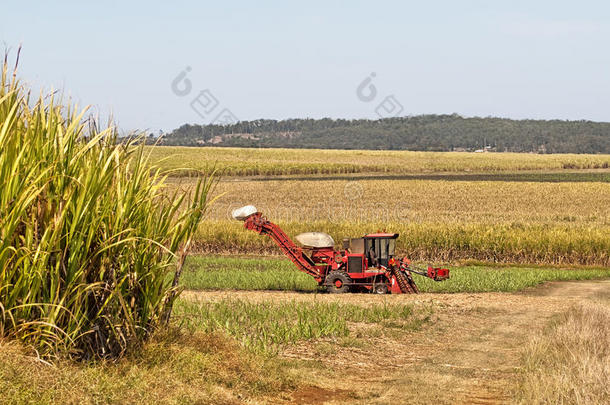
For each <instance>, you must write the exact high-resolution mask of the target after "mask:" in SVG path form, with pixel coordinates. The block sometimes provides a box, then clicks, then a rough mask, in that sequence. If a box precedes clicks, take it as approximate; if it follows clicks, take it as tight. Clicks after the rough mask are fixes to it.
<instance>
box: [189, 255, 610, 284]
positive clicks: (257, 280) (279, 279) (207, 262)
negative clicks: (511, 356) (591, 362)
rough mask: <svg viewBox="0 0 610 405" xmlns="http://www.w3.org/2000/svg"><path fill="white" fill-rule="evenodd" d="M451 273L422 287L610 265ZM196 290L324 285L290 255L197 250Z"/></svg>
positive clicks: (562, 275)
mask: <svg viewBox="0 0 610 405" xmlns="http://www.w3.org/2000/svg"><path fill="white" fill-rule="evenodd" d="M450 270H451V278H450V279H449V280H446V281H443V282H435V281H433V280H430V279H428V278H425V277H421V276H418V275H414V277H415V281H416V283H417V285H418V287H419V288H420V290H421V291H422V292H442V293H456V292H486V291H518V290H522V289H524V288H528V287H534V286H536V285H539V284H541V283H544V282H546V281H558V280H590V279H597V278H605V277H610V269H596V268H585V269H556V268H521V267H501V268H499V267H485V266H461V267H453V266H450ZM182 284H183V286H184V287H185V288H187V289H194V290H224V289H235V290H289V291H318V290H319V287H318V286H317V283H316V282H315V281H314V280H313V278H312V277H310V276H308V275H307V274H305V273H302V272H300V271H298V270H297V268H296V267H295V265H294V264H293V263H292V262H291V261H289V260H286V259H279V258H275V259H259V258H227V257H214V256H211V257H208V256H194V257H191V258H190V259H189V262H188V264H187V267H186V271H185V272H184V275H183V278H182Z"/></svg>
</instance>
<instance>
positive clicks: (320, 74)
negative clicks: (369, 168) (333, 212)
mask: <svg viewBox="0 0 610 405" xmlns="http://www.w3.org/2000/svg"><path fill="white" fill-rule="evenodd" d="M0 10H1V13H2V14H1V17H2V18H0V41H1V43H2V45H3V46H4V47H7V48H9V49H11V50H12V51H11V56H14V54H15V50H16V48H17V47H18V46H19V44H21V45H22V47H23V48H22V52H21V61H20V69H19V72H20V77H21V78H22V79H23V80H24V81H25V82H27V83H28V84H30V85H31V86H32V87H33V88H34V89H40V88H45V89H51V88H53V89H61V90H63V92H64V93H65V94H67V95H69V96H71V97H72V99H73V100H74V101H76V102H78V103H79V105H82V106H84V105H89V104H90V105H92V106H93V109H92V111H93V112H100V113H101V115H102V116H106V115H107V114H108V112H110V111H111V112H112V113H113V116H114V118H115V120H116V121H117V122H118V124H119V126H120V127H121V128H122V129H123V130H124V131H130V130H135V129H140V130H148V131H155V132H156V131H158V130H159V129H162V130H164V131H166V132H167V131H170V130H172V129H174V128H176V127H178V126H180V125H182V124H184V123H191V124H203V123H208V122H211V121H212V120H214V119H215V118H216V116H218V115H219V114H220V113H221V112H222V111H226V110H224V109H227V110H229V111H230V112H232V114H233V115H234V116H235V118H237V119H241V120H252V119H257V118H270V119H284V118H306V117H310V118H322V117H330V118H348V119H350V118H377V117H378V115H377V113H376V107H377V106H378V105H379V102H381V101H382V100H384V98H385V97H388V96H394V100H396V101H397V102H398V103H399V104H400V105H401V106H402V108H401V109H400V110H399V112H400V114H399V115H418V114H451V113H458V114H460V115H463V116H480V117H485V116H498V117H506V118H514V119H524V118H532V119H562V120H564V119H569V120H580V119H585V120H592V121H606V122H608V121H610V110H609V108H608V105H610V69H609V66H610V55H609V54H608V49H609V46H608V45H609V44H610V3H607V2H603V1H581V2H572V1H547V0H542V1H520V0H516V1H495V2H489V1H460V2H455V1H440V0H437V1H428V2H413V1H309V2H305V3H296V2H281V1H258V2H247V1H232V2H207V1H198V2H196V1H183V2H180V1H177V2H171V3H170V2H153V1H147V2H144V1H132V2H120V1H106V2H96V3H93V2H77V1H60V2H43V1H33V2H27V3H26V2H11V3H9V4H4V5H2V6H0ZM186 69H190V70H189V71H188V72H187V73H186V76H185V77H186V78H187V79H188V80H189V81H190V83H191V87H190V91H187V90H188V89H187V88H185V87H184V81H179V84H180V86H178V87H177V88H178V89H179V90H180V91H182V95H178V94H177V93H180V91H178V92H176V91H175V90H172V81H173V80H174V79H175V78H176V77H177V76H178V75H179V74H180V73H181V72H183V71H184V72H186ZM372 73H374V78H372V80H371V82H370V83H369V84H371V85H373V86H374V88H375V89H376V96H375V97H374V99H373V100H371V101H363V99H362V97H361V98H359V97H357V88H358V86H359V85H360V84H361V83H362V82H363V80H365V79H366V78H367V77H369V76H370V75H371V74H372ZM364 88H365V89H366V91H367V92H369V93H367V94H369V95H370V87H368V86H364ZM204 90H205V91H206V92H205V93H204V94H205V95H206V97H208V98H206V99H205V100H204V101H205V102H204V103H203V104H202V103H201V101H202V99H201V98H200V97H201V94H202V93H201V91H204ZM210 95H211V97H212V98H210V97H209V96H210ZM194 100H198V101H199V102H200V103H199V104H197V108H196V109H194V108H192V107H191V102H193V101H194ZM196 110H197V111H198V112H197V111H196ZM208 110H209V111H208Z"/></svg>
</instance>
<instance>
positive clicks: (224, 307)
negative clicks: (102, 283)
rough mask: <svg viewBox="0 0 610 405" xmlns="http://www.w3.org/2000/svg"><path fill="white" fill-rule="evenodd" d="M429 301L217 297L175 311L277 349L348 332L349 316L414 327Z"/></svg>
mask: <svg viewBox="0 0 610 405" xmlns="http://www.w3.org/2000/svg"><path fill="white" fill-rule="evenodd" d="M431 310H432V309H431V308H430V307H421V308H417V310H415V309H414V307H413V306H412V305H410V304H387V303H384V304H375V305H369V306H366V307H365V306H361V305H356V304H345V303H337V302H300V301H288V302H274V301H263V302H249V301H243V300H238V299H225V300H221V301H216V302H197V301H188V300H180V301H179V302H178V303H177V304H176V309H175V311H176V315H175V316H176V317H177V318H178V319H180V318H182V319H183V321H184V323H183V324H184V325H186V326H188V327H189V328H190V329H193V330H196V331H201V332H205V333H213V332H222V333H225V334H228V335H229V336H232V337H234V338H236V339H237V340H238V341H239V342H240V343H241V344H242V345H243V346H245V347H247V348H250V349H252V350H254V351H259V350H260V351H263V352H274V351H275V350H276V349H277V348H278V347H280V346H282V345H286V344H292V343H296V342H298V341H301V340H309V339H318V338H323V337H346V336H349V334H350V331H349V328H348V322H364V323H383V324H384V325H385V326H386V327H390V328H394V329H402V330H407V329H412V328H415V327H418V326H419V325H420V324H421V323H422V322H424V321H427V320H428V318H429V315H430V314H431Z"/></svg>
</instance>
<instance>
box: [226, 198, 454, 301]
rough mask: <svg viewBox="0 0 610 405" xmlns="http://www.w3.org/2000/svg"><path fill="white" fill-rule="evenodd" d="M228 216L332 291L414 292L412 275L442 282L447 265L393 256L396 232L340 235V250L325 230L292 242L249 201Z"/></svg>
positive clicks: (303, 235)
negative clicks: (423, 263)
mask: <svg viewBox="0 0 610 405" xmlns="http://www.w3.org/2000/svg"><path fill="white" fill-rule="evenodd" d="M233 218H235V219H237V220H240V221H244V226H245V227H246V229H249V230H251V231H255V232H258V233H259V234H261V235H268V236H269V237H270V238H271V239H273V241H274V242H275V243H276V244H277V245H278V246H279V247H280V249H282V251H283V252H284V254H285V255H286V256H288V257H289V258H290V260H292V262H293V263H294V264H295V265H296V266H297V267H298V269H299V270H301V271H303V272H305V273H307V274H309V275H310V276H312V277H313V278H314V279H315V280H316V281H317V282H318V285H324V286H326V288H327V290H328V291H329V292H331V293H344V292H348V291H354V292H358V291H361V292H375V293H378V294H387V293H392V294H409V293H417V292H418V289H417V286H416V285H415V281H414V280H413V277H412V274H418V275H421V276H424V277H428V278H431V279H433V280H435V281H442V280H446V279H448V278H449V270H448V269H444V268H439V267H431V266H428V268H427V269H424V268H421V267H416V266H413V265H412V264H411V262H410V261H409V259H407V258H406V257H405V258H403V259H400V258H397V257H396V256H395V252H394V249H395V247H396V239H397V238H398V234H397V233H385V232H383V233H381V232H378V233H372V234H368V235H365V236H364V237H362V238H352V239H343V249H341V250H336V249H335V247H334V246H335V242H334V241H333V239H332V238H331V237H330V235H327V234H325V233H321V232H306V233H302V234H300V235H298V236H296V239H297V240H298V241H299V242H300V243H301V244H302V245H303V246H302V247H300V246H297V245H296V244H295V243H294V242H293V241H292V240H291V239H290V238H289V237H288V235H286V234H285V233H284V231H282V230H281V229H280V227H279V226H277V225H276V224H274V223H273V222H270V221H269V220H267V218H265V217H264V216H263V214H261V213H260V212H258V211H257V210H256V208H255V207H253V206H252V205H247V206H245V207H242V208H239V209H237V210H234V211H233Z"/></svg>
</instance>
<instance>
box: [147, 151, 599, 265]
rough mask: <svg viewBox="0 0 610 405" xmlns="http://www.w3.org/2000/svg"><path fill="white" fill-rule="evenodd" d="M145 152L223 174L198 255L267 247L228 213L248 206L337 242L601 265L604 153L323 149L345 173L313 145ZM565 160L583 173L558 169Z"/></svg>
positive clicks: (433, 254)
mask: <svg viewBox="0 0 610 405" xmlns="http://www.w3.org/2000/svg"><path fill="white" fill-rule="evenodd" d="M152 152H153V154H152V159H158V162H159V164H160V165H161V166H162V167H164V168H167V169H175V168H177V167H178V164H179V163H181V164H193V165H194V166H196V165H197V163H196V162H207V164H208V165H214V166H216V167H218V168H219V170H220V172H221V176H222V177H221V180H220V182H219V184H218V185H217V187H216V193H217V195H219V196H220V197H219V198H218V200H217V201H215V202H214V204H213V205H212V206H211V207H210V211H209V214H208V216H207V218H206V220H204V222H203V223H202V224H201V225H200V226H199V228H198V231H197V234H196V237H195V243H196V244H197V246H198V248H199V249H201V251H208V252H215V253H223V252H224V253H243V254H245V253H261V252H267V253H272V252H273V251H274V245H273V242H272V241H270V240H260V238H258V237H257V235H256V234H251V233H245V232H242V226H241V225H240V224H239V223H236V222H235V221H234V220H233V219H232V218H231V211H232V210H233V209H235V208H238V207H241V206H243V205H246V204H249V203H255V205H256V206H257V208H258V209H259V210H260V211H262V212H263V213H265V214H266V215H267V216H268V217H269V218H273V219H274V220H275V221H277V222H279V223H280V224H281V225H282V227H283V228H284V229H286V230H287V231H288V232H289V234H297V233H300V232H305V231H307V230H309V229H316V230H321V231H324V232H327V233H329V234H331V235H332V236H333V237H334V238H335V240H340V239H341V237H342V235H359V234H364V233H367V232H372V231H376V230H378V229H387V230H390V229H391V230H393V231H395V232H398V233H401V234H404V235H407V237H406V238H401V239H399V240H398V243H399V244H398V246H399V247H400V248H401V249H403V250H405V251H409V252H410V254H411V256H412V257H413V258H414V259H424V258H427V259H430V260H437V261H439V260H440V261H452V260H466V259H475V260H481V261H488V262H525V263H536V264H573V265H600V266H607V265H609V264H610V170H608V169H604V168H601V167H604V166H607V164H608V162H609V161H610V156H606V155H567V156H562V155H559V156H558V155H531V154H491V153H489V154H472V153H471V154H466V153H444V154H439V153H430V154H427V153H424V152H392V151H388V152H379V151H373V152H371V151H323V155H328V156H330V157H332V160H333V161H335V160H340V161H341V160H344V161H345V162H348V161H351V162H352V163H351V164H352V165H353V166H352V167H353V170H354V173H353V174H345V173H342V172H333V170H334V168H333V167H328V168H327V167H325V166H324V164H323V163H322V162H320V156H319V153H318V152H320V151H315V150H314V151H312V150H294V151H291V150H273V149H267V150H254V151H250V150H244V149H233V148H229V149H223V148H210V149H208V148H204V149H201V148H199V149H197V148H173V147H159V148H155V149H153V151H152ZM439 155H440V156H439ZM198 156H199V158H198ZM289 156H292V157H291V158H289ZM232 159H234V160H235V161H238V162H239V163H238V167H240V169H239V170H242V168H243V171H241V172H238V173H239V174H240V175H236V174H235V172H233V171H231V169H229V170H224V171H223V168H224V167H225V166H224V165H227V167H230V168H232V167H234V166H233V160H232ZM375 159H377V160H383V161H384V162H385V161H388V162H391V163H390V164H391V165H392V164H393V165H394V166H389V169H388V172H386V173H385V174H383V175H382V174H379V173H375V172H370V171H369V166H368V165H369V164H370V163H371V161H373V160H375ZM400 161H403V162H404V163H403V165H402V166H401V165H400V164H399V163H398V162H400ZM435 161H440V162H443V163H442V165H439V166H435V164H434V162H435ZM407 162H409V164H407ZM429 162H432V163H429ZM568 163H569V166H570V167H582V169H580V170H574V169H572V168H571V169H561V167H563V166H568ZM201 164H202V163H199V165H200V166H201ZM261 164H262V165H267V166H263V167H261V166H260V165H261ZM301 167H310V168H311V171H310V172H307V171H301ZM424 167H425V168H427V170H428V172H426V173H425V174H422V170H423V168H424ZM591 167H597V168H596V169H590V168H591ZM293 170H294V171H293ZM325 170H328V172H326V171H325ZM248 173H256V174H258V175H257V176H244V174H248ZM307 173H308V174H307ZM318 173H328V175H318ZM274 174H277V175H274ZM191 183H192V181H191V180H190V179H189V178H188V177H184V176H176V177H173V178H172V179H171V181H170V183H169V184H170V186H169V188H170V189H171V190H172V191H173V189H174V188H180V189H183V190H185V191H187V190H189V189H190V188H191ZM254 200H255V201H254Z"/></svg>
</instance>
